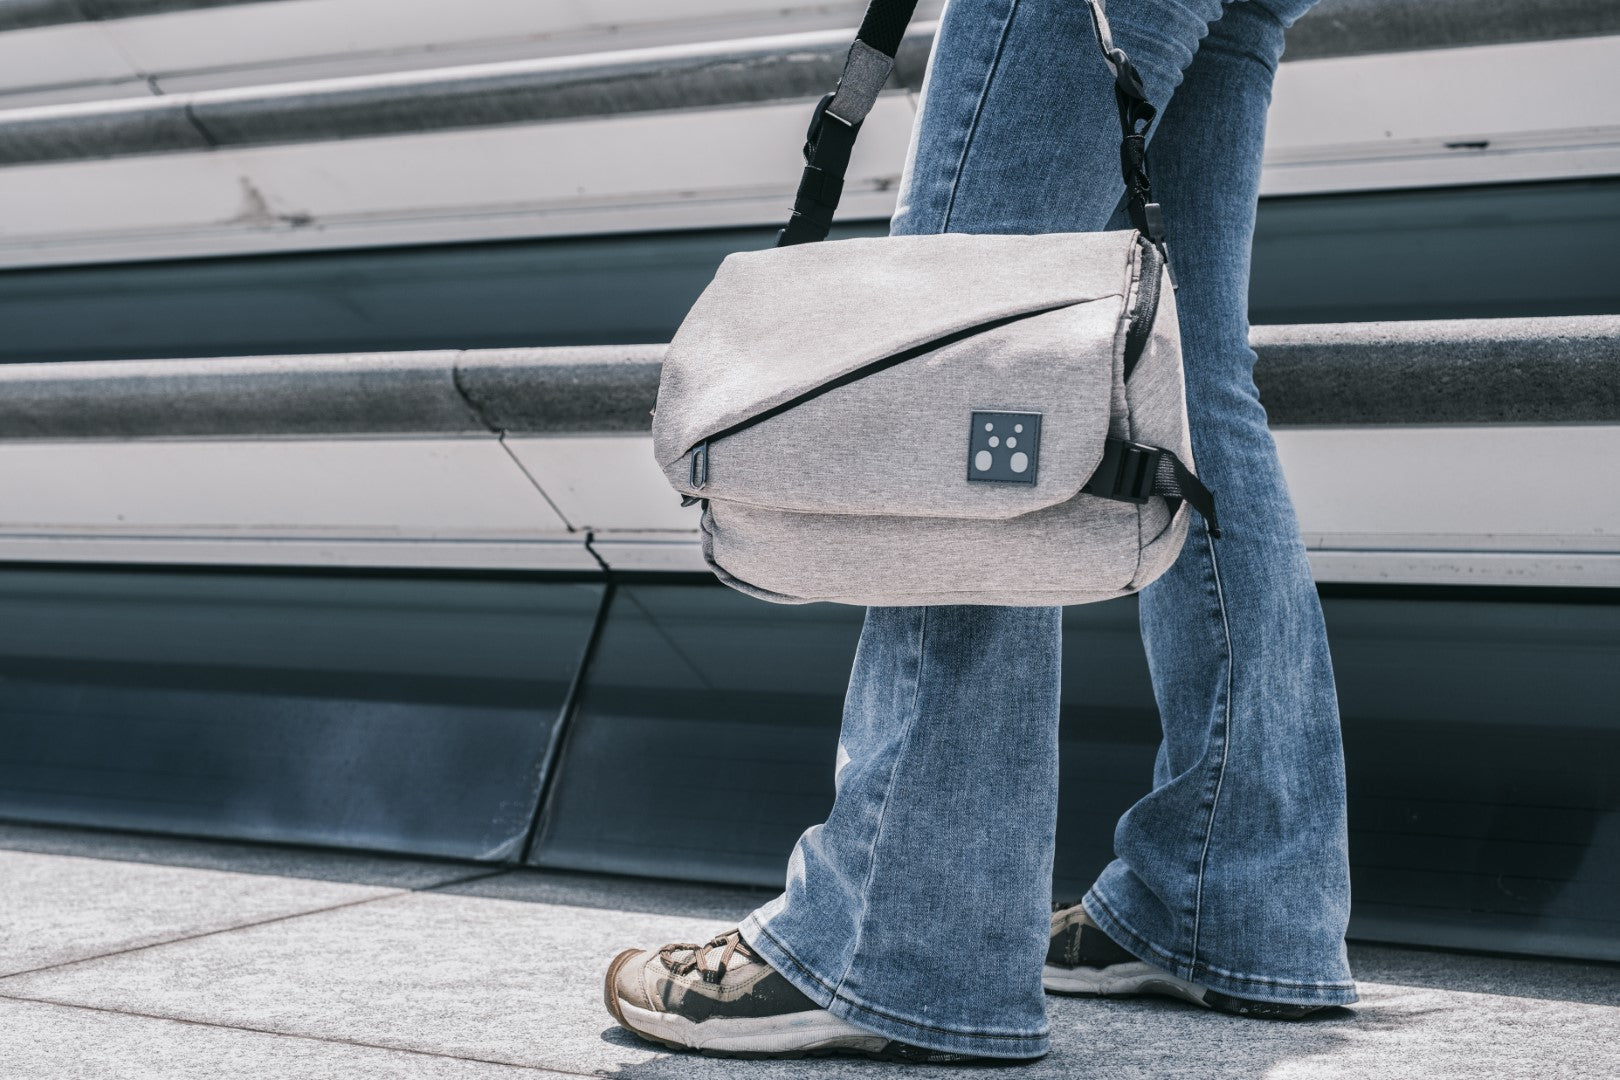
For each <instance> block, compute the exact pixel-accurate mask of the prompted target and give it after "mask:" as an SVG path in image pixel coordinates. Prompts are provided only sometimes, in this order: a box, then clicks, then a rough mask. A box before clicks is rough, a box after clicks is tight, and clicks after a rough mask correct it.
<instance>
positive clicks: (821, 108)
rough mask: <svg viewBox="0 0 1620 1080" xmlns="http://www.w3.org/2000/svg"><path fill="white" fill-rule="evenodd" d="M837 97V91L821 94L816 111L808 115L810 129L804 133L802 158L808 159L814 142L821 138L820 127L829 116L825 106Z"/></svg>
mask: <svg viewBox="0 0 1620 1080" xmlns="http://www.w3.org/2000/svg"><path fill="white" fill-rule="evenodd" d="M837 96H838V91H836V90H834V91H832V92H830V93H826V94H822V95H821V100H820V101H818V102H816V111H815V112H813V113H811V114H810V128H809V130H808V131H806V132H805V133H804V156H805V158H806V159H808V158H809V157H810V152H811V151H812V150H814V149H815V145H816V140H817V139H820V138H821V125H822V124H823V123H825V122H826V120H827V117H828V115H829V114H828V112H827V106H829V105H831V104H832V101H833V98H835V97H837ZM833 119H834V120H838V117H836V116H834V117H833ZM838 122H839V123H840V124H844V121H842V120H838ZM844 126H845V127H848V126H849V125H848V124H844Z"/></svg>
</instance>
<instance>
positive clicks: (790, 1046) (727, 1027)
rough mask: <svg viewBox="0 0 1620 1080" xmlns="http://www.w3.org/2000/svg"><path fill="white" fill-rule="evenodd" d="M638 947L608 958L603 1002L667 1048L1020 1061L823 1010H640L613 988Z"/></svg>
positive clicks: (740, 1054)
mask: <svg viewBox="0 0 1620 1080" xmlns="http://www.w3.org/2000/svg"><path fill="white" fill-rule="evenodd" d="M639 951H640V950H638V949H626V950H625V951H624V952H621V953H620V954H619V955H618V956H615V957H614V958H613V962H612V963H611V964H609V965H608V971H607V978H606V979H605V980H604V982H603V987H602V997H603V1001H604V1003H605V1004H606V1005H607V1009H608V1012H609V1013H611V1014H612V1015H613V1019H615V1020H617V1021H618V1022H619V1026H620V1027H622V1028H624V1029H625V1030H626V1031H629V1032H631V1033H632V1034H634V1035H636V1036H637V1037H639V1038H642V1039H645V1040H647V1041H648V1042H652V1043H657V1044H658V1045H659V1046H664V1047H668V1048H669V1049H671V1050H686V1051H691V1052H695V1053H698V1054H703V1055H705V1056H708V1057H725V1058H756V1059H757V1058H777V1059H788V1060H792V1059H797V1058H813V1057H829V1056H831V1055H834V1054H853V1055H856V1056H860V1057H867V1058H872V1059H874V1060H877V1061H896V1062H906V1063H935V1064H941V1063H949V1062H954V1063H963V1062H977V1061H995V1062H997V1063H1000V1064H1008V1065H1011V1064H1017V1063H1019V1062H1021V1061H1023V1060H1025V1059H1021V1058H1018V1059H985V1058H976V1057H972V1056H970V1055H966V1054H951V1053H946V1052H944V1051H939V1050H927V1049H924V1048H923V1047H920V1046H912V1045H910V1044H908V1043H902V1042H897V1041H895V1040H893V1039H889V1038H886V1037H885V1036H882V1035H874V1034H872V1033H871V1032H869V1031H864V1030H862V1029H861V1028H858V1027H856V1026H855V1025H853V1024H850V1023H848V1022H847V1021H844V1020H841V1019H839V1018H838V1017H836V1016H833V1015H832V1014H831V1013H828V1012H825V1011H824V1010H816V1011H815V1012H809V1013H794V1014H790V1015H788V1016H784V1017H771V1018H764V1019H758V1020H754V1019H746V1018H725V1017H716V1018H714V1019H711V1020H705V1021H703V1022H702V1023H701V1024H698V1023H693V1022H692V1021H691V1020H688V1019H686V1017H684V1016H677V1015H674V1014H672V1013H661V1012H655V1011H653V1010H650V1009H643V1008H641V1007H640V1006H638V1005H632V1004H630V1003H629V1002H627V1001H625V1000H624V999H622V998H620V997H619V995H618V994H617V993H616V992H615V991H614V986H615V985H616V984H617V979H618V975H619V969H620V968H621V967H623V966H624V965H625V963H626V962H627V961H628V960H629V959H630V958H631V957H633V956H635V955H636V954H637V953H638V952H639ZM1028 1060H1030V1061H1036V1060H1039V1059H1037V1058H1029V1059H1028Z"/></svg>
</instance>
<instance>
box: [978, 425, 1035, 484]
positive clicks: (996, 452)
mask: <svg viewBox="0 0 1620 1080" xmlns="http://www.w3.org/2000/svg"><path fill="white" fill-rule="evenodd" d="M1040 463H1041V414H1040V413H1022V412H976V413H974V414H973V425H972V428H971V430H970V431H969V435H968V469H967V478H968V479H969V480H982V481H985V482H988V483H996V484H1033V483H1034V482H1035V473H1036V471H1037V468H1038V466H1039V465H1040Z"/></svg>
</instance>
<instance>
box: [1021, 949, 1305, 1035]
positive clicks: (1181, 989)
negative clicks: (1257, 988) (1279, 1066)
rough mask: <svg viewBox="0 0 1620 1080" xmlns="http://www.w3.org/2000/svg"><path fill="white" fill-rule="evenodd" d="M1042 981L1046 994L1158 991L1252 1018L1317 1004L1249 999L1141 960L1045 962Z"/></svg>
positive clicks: (1284, 1015) (1297, 1014) (1286, 1015)
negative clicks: (1090, 964)
mask: <svg viewBox="0 0 1620 1080" xmlns="http://www.w3.org/2000/svg"><path fill="white" fill-rule="evenodd" d="M1041 983H1042V985H1043V986H1045V987H1046V991H1047V993H1049V994H1066V995H1070V996H1073V997H1134V996H1136V995H1138V994H1158V995H1160V996H1163V997H1173V998H1180V999H1181V1000H1182V1001H1186V1002H1189V1003H1191V1004H1193V1005H1197V1006H1199V1007H1200V1008H1204V1009H1214V1010H1215V1011H1216V1012H1223V1013H1228V1014H1230V1015H1232V1016H1246V1017H1249V1018H1251V1019H1255V1020H1301V1019H1304V1018H1305V1017H1307V1016H1309V1015H1311V1014H1312V1013H1315V1012H1320V1011H1321V1010H1322V1008H1323V1007H1322V1006H1319V1005H1284V1004H1280V1003H1278V1002H1273V1001H1249V1000H1247V999H1245V998H1237V997H1233V996H1231V995H1230V994H1223V993H1221V992H1220V991H1219V990H1211V989H1209V988H1208V987H1204V986H1199V985H1198V984H1197V983H1191V982H1188V981H1186V980H1185V979H1178V978H1176V977H1175V976H1174V975H1171V974H1169V973H1168V972H1165V971H1161V970H1159V969H1158V968H1156V967H1154V966H1153V965H1152V964H1144V963H1142V962H1141V961H1136V962H1135V963H1129V964H1110V965H1108V966H1107V967H1105V968H1084V967H1076V968H1064V967H1058V966H1056V965H1053V964H1047V965H1045V966H1044V967H1043V968H1042V969H1041Z"/></svg>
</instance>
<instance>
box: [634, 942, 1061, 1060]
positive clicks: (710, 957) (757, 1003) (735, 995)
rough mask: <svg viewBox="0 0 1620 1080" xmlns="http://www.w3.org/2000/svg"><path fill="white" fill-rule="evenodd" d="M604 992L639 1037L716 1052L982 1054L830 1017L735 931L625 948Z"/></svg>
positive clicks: (892, 1056)
mask: <svg viewBox="0 0 1620 1080" xmlns="http://www.w3.org/2000/svg"><path fill="white" fill-rule="evenodd" d="M603 997H604V999H605V1000H606V1002H607V1008H608V1012H610V1013H612V1014H613V1019H615V1020H617V1021H618V1022H619V1024H620V1026H621V1027H624V1028H627V1029H628V1030H630V1031H632V1032H634V1033H635V1034H637V1035H639V1036H641V1037H642V1038H643V1039H647V1040H649V1041H651V1042H655V1043H659V1044H661V1045H663V1046H668V1047H670V1048H672V1049H677V1050H697V1051H699V1052H700V1053H703V1054H709V1055H712V1056H715V1057H739V1058H800V1057H820V1056H824V1055H827V1054H858V1055H862V1056H865V1057H870V1058H880V1059H882V1060H885V1061H909V1062H927V1063H940V1062H969V1061H981V1060H988V1059H983V1058H978V1057H973V1056H970V1055H967V1054H952V1053H946V1052H944V1051H941V1050H928V1049H925V1048H923V1047H920V1046H912V1045H911V1044H910V1043H903V1042H897V1041H895V1040H893V1039H890V1038H888V1037H886V1036H883V1035H877V1034H874V1033H872V1032H870V1031H866V1030H864V1029H862V1028H858V1027H856V1026H855V1025H854V1024H851V1023H849V1022H848V1021H847V1020H842V1019H840V1018H839V1017H836V1016H834V1015H833V1014H832V1013H830V1012H828V1011H827V1010H826V1009H823V1008H821V1007H820V1006H819V1005H817V1004H816V1003H815V1002H813V1001H811V1000H810V999H809V998H808V997H806V996H805V995H804V994H803V993H801V992H800V991H799V989H798V988H797V987H795V986H794V985H793V984H792V983H790V982H788V981H787V980H786V979H784V978H783V977H782V976H781V975H780V974H779V973H778V972H777V971H776V969H775V968H773V967H771V966H770V965H769V964H767V963H765V961H764V960H762V959H760V958H759V956H758V955H757V954H756V953H754V952H753V950H751V949H749V947H748V944H747V942H745V941H743V939H742V934H741V933H739V932H738V931H737V930H728V931H726V932H725V933H723V934H720V935H719V936H717V937H715V938H714V939H713V940H711V941H710V942H709V943H708V944H706V945H693V944H675V945H665V946H664V947H663V948H661V949H656V950H640V949H626V950H625V951H624V952H622V953H620V954H619V955H618V956H616V957H614V958H613V962H612V963H611V964H609V965H608V970H607V979H606V982H605V985H604V986H603ZM997 1060H1004V1059H997ZM1031 1060H1033V1059H1031Z"/></svg>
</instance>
